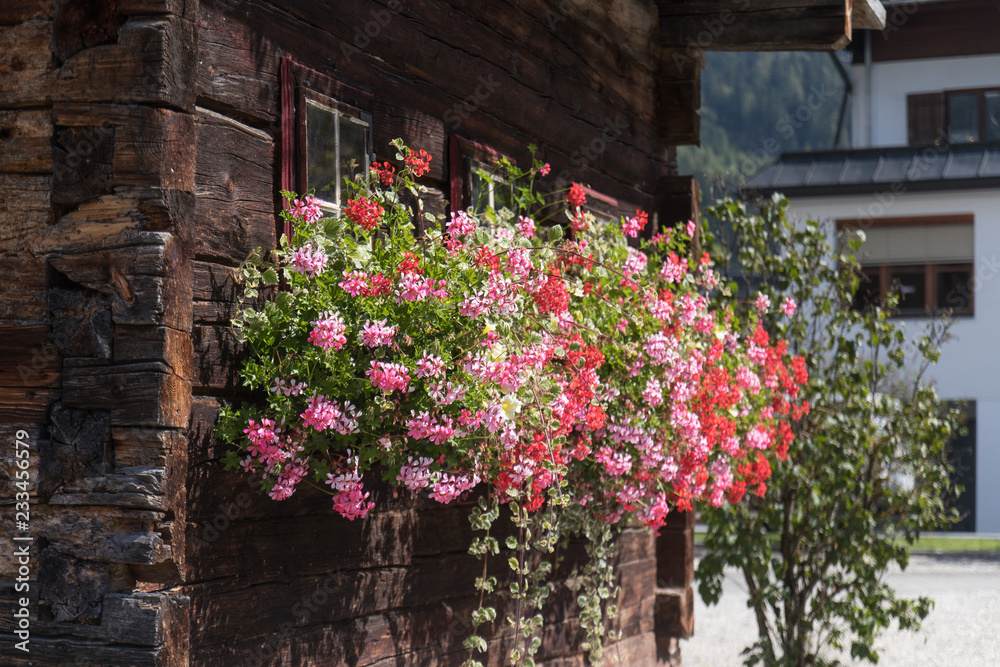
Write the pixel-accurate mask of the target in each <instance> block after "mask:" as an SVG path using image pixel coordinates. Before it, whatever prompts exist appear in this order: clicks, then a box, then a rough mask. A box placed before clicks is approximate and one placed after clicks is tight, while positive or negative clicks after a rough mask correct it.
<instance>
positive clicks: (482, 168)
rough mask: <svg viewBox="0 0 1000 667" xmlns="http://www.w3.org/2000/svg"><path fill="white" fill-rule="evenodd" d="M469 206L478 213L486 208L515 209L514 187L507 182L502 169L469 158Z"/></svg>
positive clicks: (497, 209)
mask: <svg viewBox="0 0 1000 667" xmlns="http://www.w3.org/2000/svg"><path fill="white" fill-rule="evenodd" d="M468 173H469V196H468V198H467V201H468V202H469V206H471V207H472V209H473V210H474V211H475V212H476V213H477V214H478V213H483V212H484V211H485V210H486V209H487V208H492V209H493V210H495V211H499V210H500V209H501V208H509V209H510V210H512V211H513V210H516V202H515V201H514V188H513V186H512V185H511V184H510V183H508V182H507V179H506V178H505V177H504V174H503V173H502V170H501V169H499V168H498V167H497V165H495V164H488V163H486V162H480V161H478V160H470V161H469V164H468Z"/></svg>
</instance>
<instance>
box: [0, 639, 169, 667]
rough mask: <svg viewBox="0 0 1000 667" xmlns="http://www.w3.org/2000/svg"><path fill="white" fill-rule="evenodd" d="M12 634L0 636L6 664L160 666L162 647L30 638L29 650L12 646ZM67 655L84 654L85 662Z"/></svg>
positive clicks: (27, 666)
mask: <svg viewBox="0 0 1000 667" xmlns="http://www.w3.org/2000/svg"><path fill="white" fill-rule="evenodd" d="M15 639H16V638H15V637H14V636H13V635H9V634H7V633H5V634H4V636H3V638H2V639H0V652H2V653H3V655H4V656H5V659H7V660H9V662H7V663H6V664H7V665H8V667H67V666H68V665H69V666H71V667H72V666H74V665H80V667H83V665H86V667H121V665H129V667H162V665H163V664H165V663H164V662H163V659H164V657H165V651H164V649H163V648H137V647H133V646H116V645H108V644H105V643H103V642H99V641H89V642H88V641H81V640H72V639H50V638H46V637H37V638H36V637H32V638H31V645H30V646H31V652H30V653H24V652H23V651H19V650H16V649H15V648H14V643H15ZM66 656H85V658H84V659H85V660H86V662H70V663H67V662H66Z"/></svg>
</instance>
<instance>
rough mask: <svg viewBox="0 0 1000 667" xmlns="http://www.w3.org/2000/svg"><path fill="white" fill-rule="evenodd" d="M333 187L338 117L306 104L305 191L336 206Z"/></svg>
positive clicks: (331, 112) (330, 111)
mask: <svg viewBox="0 0 1000 667" xmlns="http://www.w3.org/2000/svg"><path fill="white" fill-rule="evenodd" d="M336 184H337V113H336V112H335V111H332V110H330V109H327V108H326V107H323V106H320V105H318V104H316V103H314V102H312V101H311V100H306V187H307V188H308V189H309V190H314V191H315V193H316V196H317V197H318V198H320V199H323V200H325V201H328V202H332V203H336V199H337V191H336Z"/></svg>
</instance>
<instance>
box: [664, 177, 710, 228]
mask: <svg viewBox="0 0 1000 667" xmlns="http://www.w3.org/2000/svg"><path fill="white" fill-rule="evenodd" d="M700 199H701V189H700V188H699V187H698V181H696V180H695V179H694V178H693V177H691V176H667V177H664V178H663V179H661V180H660V192H659V200H660V215H659V219H658V224H659V225H660V227H661V228H662V229H669V228H671V227H675V226H677V225H678V224H683V223H684V222H686V221H688V220H698V219H699V218H700V211H699V208H698V203H699V201H700Z"/></svg>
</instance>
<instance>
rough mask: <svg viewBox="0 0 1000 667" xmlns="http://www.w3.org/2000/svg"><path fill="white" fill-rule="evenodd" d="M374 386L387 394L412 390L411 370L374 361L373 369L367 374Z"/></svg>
mask: <svg viewBox="0 0 1000 667" xmlns="http://www.w3.org/2000/svg"><path fill="white" fill-rule="evenodd" d="M365 374H366V375H367V376H368V379H369V381H371V383H372V385H374V386H376V387H378V388H379V389H381V390H382V392H383V393H385V394H391V393H392V392H394V391H397V390H398V391H402V392H408V391H409V390H410V370H409V369H408V368H407V367H406V366H403V365H402V364H393V363H389V362H385V361H375V360H374V359H372V362H371V368H369V369H368V371H367V372H366V373H365Z"/></svg>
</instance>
